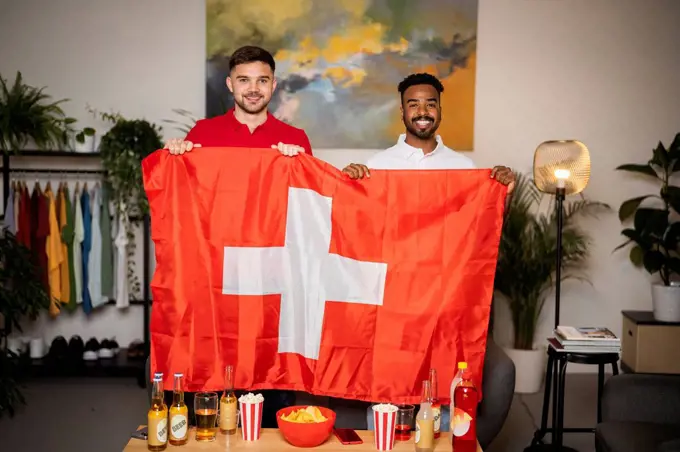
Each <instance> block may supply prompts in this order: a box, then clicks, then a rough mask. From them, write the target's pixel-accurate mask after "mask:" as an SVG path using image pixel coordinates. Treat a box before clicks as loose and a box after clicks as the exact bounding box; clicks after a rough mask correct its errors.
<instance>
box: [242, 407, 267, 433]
mask: <svg viewBox="0 0 680 452" xmlns="http://www.w3.org/2000/svg"><path fill="white" fill-rule="evenodd" d="M263 406H264V402H243V401H241V400H239V410H240V416H241V435H242V436H243V440H244V441H257V440H258V439H260V431H261V427H262V407H263Z"/></svg>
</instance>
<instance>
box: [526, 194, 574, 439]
mask: <svg viewBox="0 0 680 452" xmlns="http://www.w3.org/2000/svg"><path fill="white" fill-rule="evenodd" d="M564 198H565V190H564V188H557V190H556V192H555V208H556V210H557V250H556V253H555V255H556V265H555V328H557V327H558V326H559V324H560V286H561V285H562V229H563V228H564ZM556 367H557V366H556ZM556 371H557V368H555V373H554V374H553V375H557V372H556ZM548 378H550V377H549V375H548V372H546V380H547V379H548ZM556 383H557V377H555V382H554V384H553V385H552V388H551V389H552V391H550V392H552V400H553V405H554V404H555V403H556V401H557V397H558V389H557V384H556ZM545 395H546V398H547V397H550V395H551V394H548V392H546V394H545ZM546 402H547V400H543V404H544V406H545V404H546ZM553 413H554V408H553ZM553 419H554V414H553ZM552 432H553V434H552V437H553V439H552V442H553V443H554V442H555V426H554V425H553V426H552ZM541 436H542V435H541ZM560 436H562V435H561V434H560ZM559 443H562V440H561V439H560V440H559ZM548 451H560V452H578V451H577V450H576V449H573V448H571V447H567V446H563V445H562V444H532V445H531V446H529V447H527V448H525V449H524V452H548Z"/></svg>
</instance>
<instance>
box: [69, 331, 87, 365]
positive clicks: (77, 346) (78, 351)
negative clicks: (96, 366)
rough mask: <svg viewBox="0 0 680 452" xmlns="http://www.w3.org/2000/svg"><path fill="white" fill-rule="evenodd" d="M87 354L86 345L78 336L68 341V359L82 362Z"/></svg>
mask: <svg viewBox="0 0 680 452" xmlns="http://www.w3.org/2000/svg"><path fill="white" fill-rule="evenodd" d="M84 352H85V343H84V342H83V339H82V338H81V337H80V336H78V335H77V334H76V335H74V336H71V339H69V341H68V357H69V359H70V360H72V361H81V360H82V359H83V353H84Z"/></svg>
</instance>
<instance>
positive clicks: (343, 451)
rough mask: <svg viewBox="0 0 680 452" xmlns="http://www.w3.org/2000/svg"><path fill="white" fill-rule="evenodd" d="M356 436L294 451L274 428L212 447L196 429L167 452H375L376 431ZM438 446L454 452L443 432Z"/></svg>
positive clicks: (407, 445)
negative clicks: (357, 441) (347, 442)
mask: <svg viewBox="0 0 680 452" xmlns="http://www.w3.org/2000/svg"><path fill="white" fill-rule="evenodd" d="M357 433H358V434H359V436H360V437H361V439H363V440H364V443H363V444H355V445H344V444H341V443H340V441H338V439H337V438H336V437H335V435H331V437H330V438H328V440H327V441H326V442H325V443H323V444H322V445H320V446H319V447H315V448H314V449H304V448H300V447H295V446H293V445H291V444H289V443H288V442H286V440H285V439H283V436H281V434H280V433H279V430H278V429H275V428H265V429H262V434H261V436H260V439H259V440H258V441H252V442H250V441H243V439H242V438H241V431H240V430H239V431H237V432H236V434H235V435H229V436H228V435H223V434H222V433H219V432H218V433H217V440H216V441H213V442H209V443H198V442H196V440H195V439H194V437H195V436H194V429H193V428H192V429H191V430H189V442H188V443H187V444H185V445H184V446H181V447H175V446H171V445H169V444H168V448H167V449H165V450H166V451H167V452H170V451H177V452H194V451H199V450H207V451H211V450H213V451H216V450H251V451H267V452H279V451H293V450H294V451H298V452H300V451H303V450H324V451H327V452H362V451H369V450H370V451H375V450H376V449H375V446H374V444H373V431H370V430H357ZM436 442H437V446H436V448H435V450H436V451H451V445H450V444H449V437H448V433H446V432H442V436H441V437H440V438H439V439H437V440H436ZM146 450H148V449H147V448H146V441H143V440H139V439H134V438H131V439H130V442H128V444H127V446H126V447H125V449H124V451H123V452H141V451H146ZM392 450H394V451H409V452H414V451H415V446H414V445H413V435H411V440H410V441H395V443H394V449H392ZM477 452H482V448H481V447H480V446H479V444H477Z"/></svg>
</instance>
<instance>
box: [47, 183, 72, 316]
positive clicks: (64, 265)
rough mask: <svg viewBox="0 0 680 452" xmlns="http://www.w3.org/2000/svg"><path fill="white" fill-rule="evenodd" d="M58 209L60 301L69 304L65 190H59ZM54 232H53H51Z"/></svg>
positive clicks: (69, 287) (69, 288)
mask: <svg viewBox="0 0 680 452" xmlns="http://www.w3.org/2000/svg"><path fill="white" fill-rule="evenodd" d="M57 199H58V202H57V207H58V208H59V209H58V210H59V238H60V239H61V240H60V241H59V243H60V244H61V256H62V260H61V265H60V266H59V275H60V277H61V297H60V298H59V300H60V301H61V303H62V304H68V302H69V298H70V296H71V283H70V279H69V278H70V274H69V270H68V258H67V256H68V248H67V247H66V243H65V242H64V237H63V235H64V228H65V227H66V199H64V190H62V189H61V188H60V189H59V194H58V195H57ZM50 232H52V231H50Z"/></svg>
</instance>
